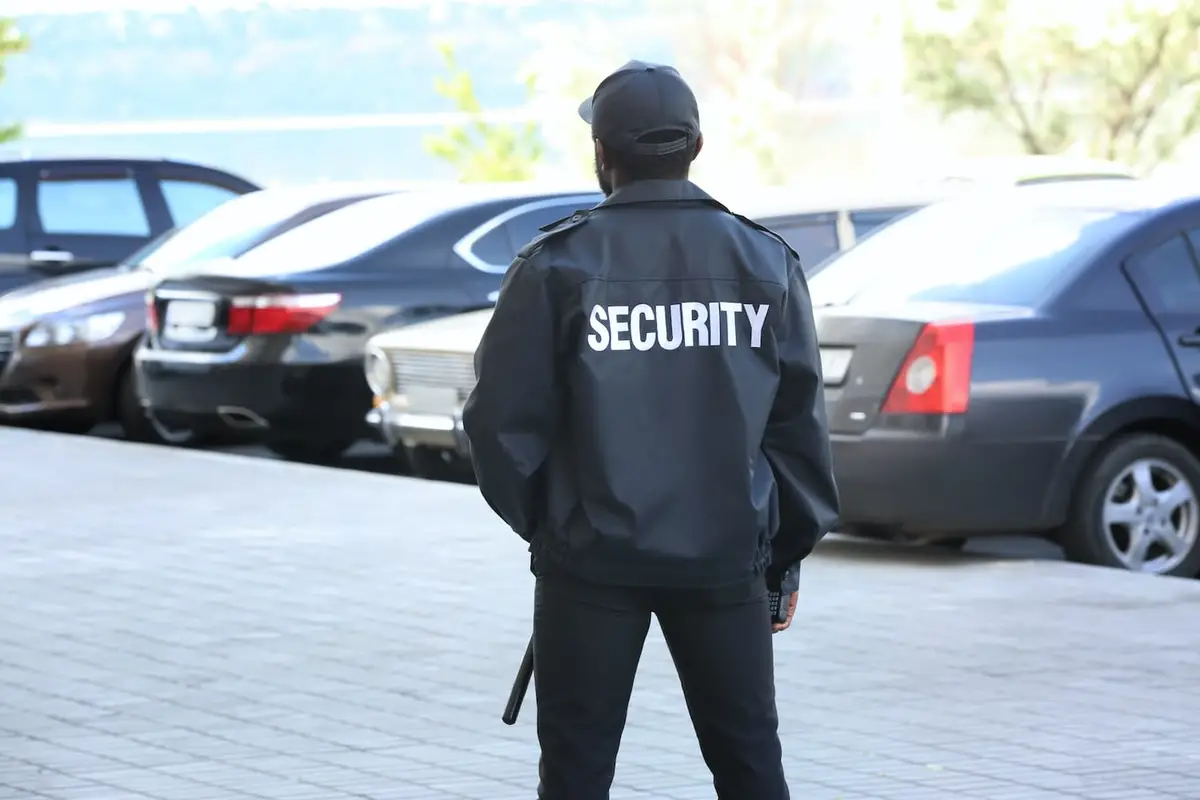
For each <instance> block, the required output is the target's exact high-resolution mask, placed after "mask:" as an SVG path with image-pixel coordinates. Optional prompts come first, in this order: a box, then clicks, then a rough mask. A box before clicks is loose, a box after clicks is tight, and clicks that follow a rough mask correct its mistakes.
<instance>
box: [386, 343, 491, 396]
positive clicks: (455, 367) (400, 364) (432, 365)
mask: <svg viewBox="0 0 1200 800" xmlns="http://www.w3.org/2000/svg"><path fill="white" fill-rule="evenodd" d="M387 355H388V356H389V360H390V361H391V365H392V386H391V391H392V392H393V393H395V394H404V393H405V392H406V391H407V390H408V389H409V387H413V386H427V387H430V388H436V389H453V390H455V391H456V392H458V395H459V399H458V402H459V403H460V404H461V403H465V402H466V396H467V395H468V394H470V393H471V390H472V389H473V388H475V383H476V376H475V358H474V355H473V354H471V353H453V352H444V351H439V350H409V349H397V350H392V351H390V352H388V353H387Z"/></svg>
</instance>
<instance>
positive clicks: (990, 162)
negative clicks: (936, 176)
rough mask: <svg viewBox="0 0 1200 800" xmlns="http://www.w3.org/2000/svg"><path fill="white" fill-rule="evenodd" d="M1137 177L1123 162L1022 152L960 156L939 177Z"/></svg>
mask: <svg viewBox="0 0 1200 800" xmlns="http://www.w3.org/2000/svg"><path fill="white" fill-rule="evenodd" d="M923 177H924V176H923ZM1136 177H1137V174H1136V173H1134V172H1133V171H1132V170H1130V169H1129V168H1128V167H1126V166H1125V165H1124V164H1119V163H1117V162H1115V161H1108V160H1105V159H1098V158H1082V157H1078V156H1053V155H1040V156H1039V155H1021V156H992V157H982V158H966V159H959V160H957V161H956V162H952V163H951V164H949V165H948V166H946V167H944V168H943V169H942V170H941V178H940V179H941V180H942V181H944V182H954V183H969V184H973V185H975V186H992V187H999V186H1006V185H1007V186H1032V185H1034V184H1039V183H1063V182H1067V181H1090V180H1131V179H1134V178H1136Z"/></svg>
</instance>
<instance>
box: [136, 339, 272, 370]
mask: <svg viewBox="0 0 1200 800" xmlns="http://www.w3.org/2000/svg"><path fill="white" fill-rule="evenodd" d="M249 349H250V348H249V347H248V346H247V344H246V343H245V342H241V343H240V344H238V345H237V346H236V347H234V348H233V349H232V350H229V351H226V352H224V353H205V352H203V351H198V350H160V349H158V348H156V347H141V348H138V350H137V352H135V353H134V354H133V360H134V361H137V362H138V363H145V362H147V361H156V362H159V363H164V364H210V365H214V366H216V365H222V364H233V363H235V362H238V361H241V360H242V358H243V357H244V356H245V355H246V353H247V352H248V351H249Z"/></svg>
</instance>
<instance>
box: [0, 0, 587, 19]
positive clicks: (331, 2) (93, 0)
mask: <svg viewBox="0 0 1200 800" xmlns="http://www.w3.org/2000/svg"><path fill="white" fill-rule="evenodd" d="M447 1H449V2H454V3H461V4H467V3H471V4H475V5H509V6H512V5H527V4H528V3H529V2H530V0H0V15H5V16H13V17H20V16H24V15H30V14H83V13H88V12H97V11H110V12H111V11H152V12H154V11H157V12H160V13H165V14H169V13H174V12H179V11H187V10H191V9H196V10H199V11H223V10H225V9H244V10H248V9H253V8H255V7H257V6H270V7H273V8H297V9H300V8H341V9H346V8H402V7H413V6H417V7H422V6H435V5H438V4H441V3H444V2H447ZM575 1H576V2H578V0H575Z"/></svg>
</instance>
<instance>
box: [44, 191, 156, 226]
mask: <svg viewBox="0 0 1200 800" xmlns="http://www.w3.org/2000/svg"><path fill="white" fill-rule="evenodd" d="M37 208H38V216H39V218H40V219H41V222H42V230H43V231H45V232H46V233H57V234H77V235H79V234H82V235H96V236H149V235H150V220H149V219H147V217H146V209H145V208H143V207H142V196H141V193H140V192H139V191H138V187H137V182H136V181H134V179H133V178H132V177H129V178H87V179H70V180H54V179H46V178H43V179H42V180H40V181H38V189H37Z"/></svg>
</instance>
